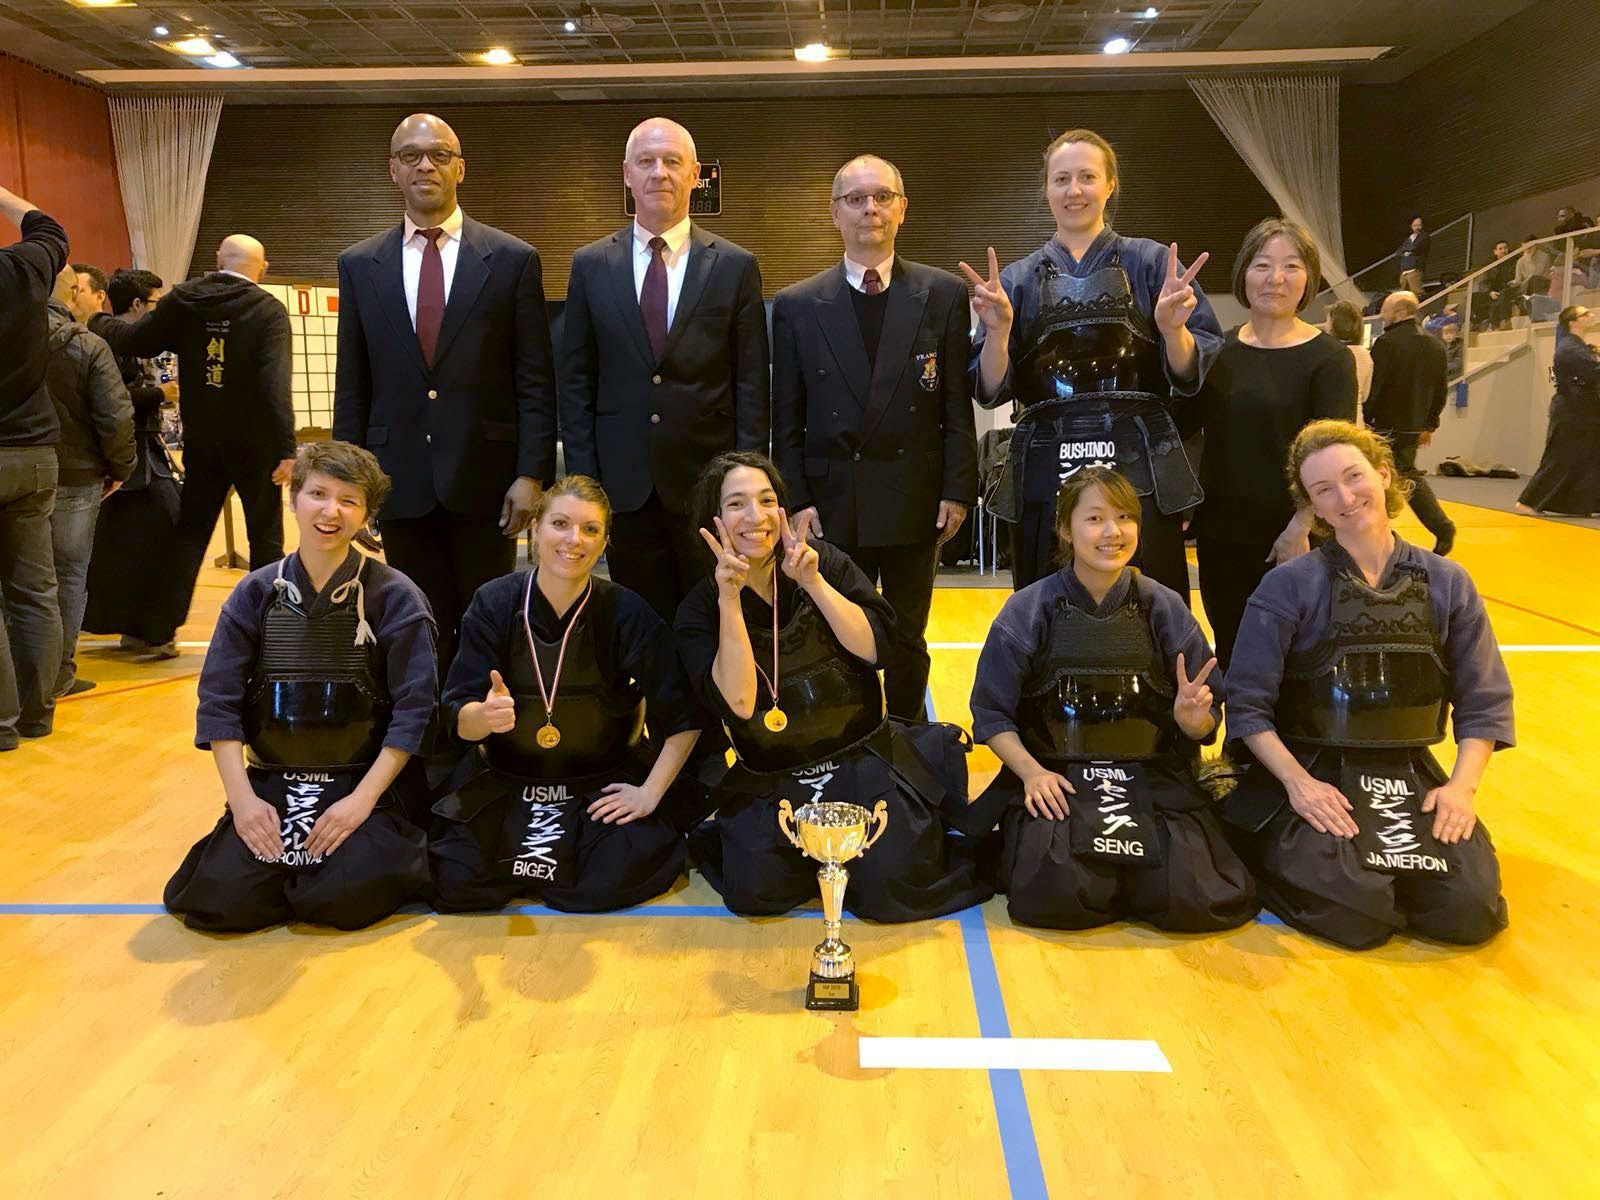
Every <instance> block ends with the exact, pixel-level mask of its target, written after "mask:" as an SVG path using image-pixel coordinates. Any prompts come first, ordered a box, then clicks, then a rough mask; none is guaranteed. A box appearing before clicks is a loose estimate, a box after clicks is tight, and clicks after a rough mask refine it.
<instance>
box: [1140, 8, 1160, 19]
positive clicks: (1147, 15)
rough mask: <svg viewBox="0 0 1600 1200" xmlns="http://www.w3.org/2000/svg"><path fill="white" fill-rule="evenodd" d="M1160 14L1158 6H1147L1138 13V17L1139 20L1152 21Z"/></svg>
mask: <svg viewBox="0 0 1600 1200" xmlns="http://www.w3.org/2000/svg"><path fill="white" fill-rule="evenodd" d="M1160 15H1161V10H1160V9H1159V8H1147V9H1145V10H1144V11H1143V12H1141V13H1140V14H1139V19H1140V20H1141V21H1154V20H1155V19H1156V18H1157V17H1159V16H1160Z"/></svg>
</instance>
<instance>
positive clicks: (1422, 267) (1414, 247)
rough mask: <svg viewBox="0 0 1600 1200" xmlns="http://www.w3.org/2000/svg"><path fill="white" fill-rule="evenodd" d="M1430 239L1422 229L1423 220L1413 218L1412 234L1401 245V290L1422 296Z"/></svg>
mask: <svg viewBox="0 0 1600 1200" xmlns="http://www.w3.org/2000/svg"><path fill="white" fill-rule="evenodd" d="M1429 241H1430V239H1429V237H1428V234H1427V232H1426V231H1425V230H1424V229H1423V228H1422V218H1421V217H1412V218H1411V232H1410V233H1408V234H1407V235H1406V240H1405V241H1403V242H1401V243H1400V249H1399V251H1398V253H1399V255H1400V288H1401V290H1402V291H1408V292H1413V293H1415V294H1416V295H1418V296H1420V295H1422V273H1423V272H1424V271H1426V270H1427V269H1428V244H1429Z"/></svg>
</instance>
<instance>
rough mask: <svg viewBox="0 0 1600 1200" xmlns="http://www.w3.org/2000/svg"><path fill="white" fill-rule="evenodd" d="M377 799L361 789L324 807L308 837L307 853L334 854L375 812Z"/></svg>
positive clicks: (318, 856)
mask: <svg viewBox="0 0 1600 1200" xmlns="http://www.w3.org/2000/svg"><path fill="white" fill-rule="evenodd" d="M377 803H378V802H377V800H376V799H371V800H369V799H367V797H365V796H363V795H362V794H361V793H360V792H359V791H355V792H351V793H350V794H349V795H348V796H346V797H345V798H344V799H343V800H336V801H335V802H334V803H332V804H330V805H328V807H327V808H325V809H323V810H322V815H321V816H320V817H318V818H317V823H316V824H315V825H313V826H312V827H311V836H310V837H308V838H307V839H306V853H307V854H309V855H310V856H311V857H312V858H323V857H325V856H327V855H329V854H332V853H333V852H334V851H335V850H337V849H338V848H339V847H340V846H342V845H344V844H345V840H346V839H347V838H349V836H350V835H351V834H352V833H354V832H355V831H356V830H357V829H359V828H361V823H362V822H363V821H365V820H366V819H367V818H368V817H370V816H371V815H372V810H373V809H374V808H376V807H377Z"/></svg>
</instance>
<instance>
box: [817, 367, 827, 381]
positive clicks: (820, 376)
mask: <svg viewBox="0 0 1600 1200" xmlns="http://www.w3.org/2000/svg"><path fill="white" fill-rule="evenodd" d="M827 377H828V373H827V372H826V371H824V370H820V369H819V370H818V371H817V378H818V379H826V378H827Z"/></svg>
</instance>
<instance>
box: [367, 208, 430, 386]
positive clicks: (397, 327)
mask: <svg viewBox="0 0 1600 1200" xmlns="http://www.w3.org/2000/svg"><path fill="white" fill-rule="evenodd" d="M404 231H405V225H404V223H401V224H399V225H396V226H395V227H394V228H393V229H391V230H390V231H389V235H388V236H387V237H386V238H384V239H383V241H382V242H381V243H379V245H378V251H377V253H376V254H374V255H373V256H372V267H371V270H372V287H373V290H374V291H376V292H377V293H378V306H379V307H380V308H382V309H383V313H384V315H385V316H386V317H388V318H389V324H390V325H392V326H393V327H394V340H395V342H396V343H398V344H399V345H400V347H401V348H402V353H403V354H404V355H405V356H406V358H407V359H409V360H410V362H411V365H412V366H414V367H415V368H416V369H417V373H418V374H419V375H426V374H427V373H428V366H427V364H426V363H424V362H423V361H422V347H421V346H420V345H418V344H417V330H416V327H415V326H414V325H412V324H411V313H410V311H409V310H408V309H407V308H406V281H405V275H404V268H403V267H402V266H401V265H400V240H401V238H402V237H403V236H404Z"/></svg>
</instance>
